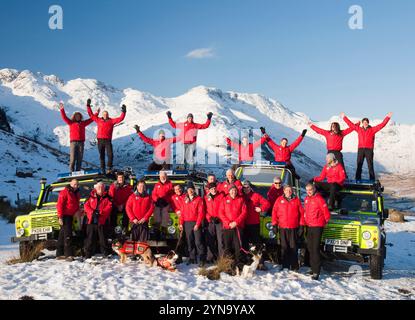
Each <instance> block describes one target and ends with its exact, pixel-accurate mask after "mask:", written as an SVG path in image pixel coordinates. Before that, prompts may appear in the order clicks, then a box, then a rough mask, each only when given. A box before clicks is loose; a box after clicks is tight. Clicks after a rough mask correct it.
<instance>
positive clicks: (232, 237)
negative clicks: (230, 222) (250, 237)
mask: <svg viewBox="0 0 415 320" xmlns="http://www.w3.org/2000/svg"><path fill="white" fill-rule="evenodd" d="M238 231H239V236H238ZM239 237H240V238H242V237H243V231H242V229H237V228H234V229H223V245H224V247H225V255H227V256H230V257H231V258H233V259H234V260H235V263H236V264H238V263H239V262H241V261H242V254H241V245H242V244H241V240H240V238H239Z"/></svg>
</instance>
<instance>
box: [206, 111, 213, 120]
mask: <svg viewBox="0 0 415 320" xmlns="http://www.w3.org/2000/svg"><path fill="white" fill-rule="evenodd" d="M212 116H213V113H212V112H209V113H208V114H207V118H208V119H209V120H210V119H212Z"/></svg>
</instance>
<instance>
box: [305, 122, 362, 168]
mask: <svg viewBox="0 0 415 320" xmlns="http://www.w3.org/2000/svg"><path fill="white" fill-rule="evenodd" d="M308 125H309V126H310V128H311V129H313V130H314V131H315V132H317V133H318V134H320V135H322V136H324V137H325V138H326V142H327V153H332V154H334V155H335V157H336V159H337V161H339V162H340V164H341V165H342V166H343V168H346V167H345V166H344V160H343V154H342V150H343V139H344V137H346V136H347V135H348V134H350V133H351V132H353V130H354V129H353V128H350V127H349V128H347V129H344V130H340V124H339V123H338V122H332V123H331V124H330V130H324V129H321V128H319V127H317V126H316V125H315V124H314V123H312V122H311V121H310V122H309V123H308ZM356 125H357V126H358V125H360V122H358V123H356Z"/></svg>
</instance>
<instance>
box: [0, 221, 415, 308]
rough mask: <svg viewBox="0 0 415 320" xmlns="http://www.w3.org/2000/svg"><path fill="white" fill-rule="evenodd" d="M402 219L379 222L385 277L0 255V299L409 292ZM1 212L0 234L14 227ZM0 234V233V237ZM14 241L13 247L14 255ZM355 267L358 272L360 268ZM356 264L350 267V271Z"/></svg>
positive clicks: (412, 229)
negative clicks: (248, 275)
mask: <svg viewBox="0 0 415 320" xmlns="http://www.w3.org/2000/svg"><path fill="white" fill-rule="evenodd" d="M410 219H411V220H410V222H408V223H403V224H393V223H389V222H387V223H386V228H387V232H388V240H387V242H388V257H387V259H386V265H385V272H384V279H383V280H372V279H370V277H369V276H368V269H367V267H366V266H363V268H361V267H360V266H359V265H353V264H351V263H346V262H336V263H334V264H333V263H331V264H327V265H325V266H324V271H323V273H322V277H321V281H319V282H315V281H313V280H311V279H310V277H309V276H307V275H306V272H307V268H301V270H300V271H301V273H300V274H296V273H292V272H289V271H286V270H285V271H282V272H281V271H277V270H278V268H277V266H275V265H272V264H271V263H267V266H268V267H269V268H270V270H269V271H267V272H258V274H257V275H256V276H255V277H254V278H252V279H242V278H238V277H230V276H228V275H223V276H222V279H221V280H219V281H210V280H208V279H206V278H204V277H202V276H199V275H198V274H197V273H198V268H196V267H188V266H186V265H184V264H181V265H179V266H178V272H177V273H170V272H167V271H163V270H161V269H159V268H147V267H145V266H144V265H142V264H139V263H137V262H128V263H127V264H126V265H121V264H119V262H118V259H114V260H106V261H105V262H103V263H102V264H99V265H91V264H88V263H82V262H79V261H75V262H72V263H68V262H64V261H56V260H54V259H48V256H49V257H50V258H52V257H53V254H54V253H53V252H48V256H47V257H46V259H44V260H42V261H36V262H32V263H25V264H17V265H13V266H8V265H6V264H5V263H4V262H3V263H2V262H0V299H18V298H19V297H21V296H23V295H29V296H33V297H34V298H35V299H51V300H56V299H59V300H63V299H99V300H101V299H115V300H118V299H127V300H133V299H146V300H147V299H177V300H182V299H183V300H189V299H192V300H193V299H195V300H197V299H212V300H224V299H225V300H226V299H241V300H244V299H267V300H268V299H271V300H275V299H289V300H293V299H294V300H297V299H298V300H314V299H340V300H345V299H347V300H357V299H415V289H414V288H415V271H414V270H415V269H414V266H415V255H414V252H413V242H414V241H415V219H414V218H410ZM9 226H10V225H7V224H5V223H4V221H1V220H0V235H3V234H6V233H7V234H9V236H10V235H11V233H12V232H13V230H12V228H10V227H9ZM2 238H3V237H0V241H4V239H2ZM17 254H18V252H17V249H14V255H15V256H17ZM11 255H13V248H10V246H9V244H8V243H7V241H6V242H0V261H1V260H3V261H4V260H5V258H4V257H10V256H11ZM360 271H362V272H360ZM356 272H357V273H356Z"/></svg>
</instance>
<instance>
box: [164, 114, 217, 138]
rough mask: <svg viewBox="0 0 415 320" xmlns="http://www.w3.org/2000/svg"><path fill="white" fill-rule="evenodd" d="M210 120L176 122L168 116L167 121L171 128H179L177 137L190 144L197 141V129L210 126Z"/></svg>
mask: <svg viewBox="0 0 415 320" xmlns="http://www.w3.org/2000/svg"><path fill="white" fill-rule="evenodd" d="M210 122H211V121H210V120H209V119H208V120H207V121H206V122H205V123H204V124H200V123H195V122H191V123H189V122H187V121H186V122H181V123H176V122H174V121H173V119H171V118H169V123H170V125H171V126H172V127H173V128H175V129H176V128H177V129H180V130H181V131H180V136H179V139H180V140H181V141H183V144H192V143H195V142H196V141H197V130H201V129H207V128H209V126H210Z"/></svg>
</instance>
